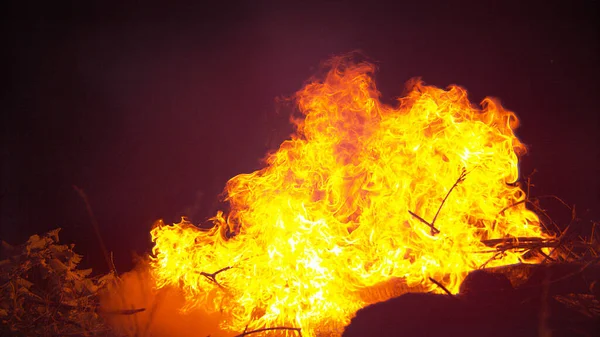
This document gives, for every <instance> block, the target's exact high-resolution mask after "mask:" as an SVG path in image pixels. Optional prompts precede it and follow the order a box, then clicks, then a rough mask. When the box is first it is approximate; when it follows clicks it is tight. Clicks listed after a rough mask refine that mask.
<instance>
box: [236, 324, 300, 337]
mask: <svg viewBox="0 0 600 337" xmlns="http://www.w3.org/2000/svg"><path fill="white" fill-rule="evenodd" d="M272 330H292V331H296V332H297V333H298V336H300V337H302V331H301V329H300V328H292V327H285V326H282V327H274V328H262V329H256V330H252V331H244V332H242V333H241V334H239V335H235V337H242V336H248V335H250V334H253V333H259V332H263V331H272Z"/></svg>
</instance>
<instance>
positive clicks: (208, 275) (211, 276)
mask: <svg viewBox="0 0 600 337" xmlns="http://www.w3.org/2000/svg"><path fill="white" fill-rule="evenodd" d="M231 268H232V267H231V266H228V267H225V268H221V269H219V270H217V271H216V272H214V273H212V274H209V273H207V272H201V273H200V275H202V276H204V277H206V278H207V279H209V280H211V281H212V282H214V283H215V284H216V285H217V286H218V287H219V288H221V289H224V288H223V286H222V285H221V284H220V283H219V282H218V281H217V275H219V274H220V273H222V272H224V271H226V270H229V269H231Z"/></svg>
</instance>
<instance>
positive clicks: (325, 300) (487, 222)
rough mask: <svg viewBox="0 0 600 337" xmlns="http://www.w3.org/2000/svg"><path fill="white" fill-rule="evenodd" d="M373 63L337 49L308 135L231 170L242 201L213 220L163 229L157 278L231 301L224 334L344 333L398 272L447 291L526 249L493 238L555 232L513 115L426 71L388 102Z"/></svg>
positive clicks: (196, 302)
mask: <svg viewBox="0 0 600 337" xmlns="http://www.w3.org/2000/svg"><path fill="white" fill-rule="evenodd" d="M373 71H374V66H373V65H371V64H369V63H352V62H349V61H348V60H347V59H345V58H334V59H333V60H332V61H331V70H330V71H329V72H328V74H327V75H326V77H325V79H324V80H323V81H314V82H313V83H310V84H308V85H306V86H305V87H304V88H303V89H302V90H300V91H299V92H297V93H296V96H295V98H296V101H297V104H298V107H299V109H300V111H301V112H302V113H303V115H304V118H303V119H299V120H296V121H294V123H295V125H296V132H295V133H294V134H293V135H292V137H291V139H290V140H287V141H285V142H283V143H282V144H281V146H280V148H279V150H278V151H276V152H275V153H272V154H270V155H268V157H267V158H266V167H265V168H264V169H262V170H260V171H256V172H253V173H250V174H241V175H238V176H236V177H234V178H232V179H231V180H229V182H228V183H227V187H226V195H227V197H226V200H228V201H229V203H230V205H231V211H230V212H229V213H228V214H223V213H222V212H219V213H218V214H217V215H216V216H215V217H214V218H213V219H212V220H213V221H214V223H215V227H213V228H212V229H211V230H200V229H198V228H197V227H195V226H193V225H191V224H190V223H187V222H186V221H182V222H181V223H179V224H174V225H171V226H165V225H164V224H160V225H159V226H156V227H155V228H154V229H153V230H152V233H151V234H152V239H153V241H154V242H155V247H154V249H153V255H154V257H153V258H152V268H153V271H154V275H155V277H156V280H157V285H158V286H159V287H162V286H165V285H176V286H179V287H181V288H182V289H183V291H184V293H185V295H186V298H187V305H186V307H185V308H184V309H190V308H195V307H202V308H204V309H205V310H208V311H221V312H223V315H224V319H223V321H222V327H223V328H224V329H227V330H231V331H242V330H244V329H246V328H247V329H248V330H252V329H258V328H264V327H278V326H291V327H299V328H302V332H303V335H308V336H317V335H329V334H333V335H335V334H339V332H340V329H341V327H343V326H344V325H346V324H347V323H348V322H349V320H350V318H351V317H352V315H353V314H354V313H355V312H356V311H357V310H358V309H360V308H362V307H364V306H366V305H368V304H370V303H371V302H373V301H374V300H373V299H369V298H368V297H365V296H364V292H365V290H368V289H375V288H377V287H380V286H381V285H383V286H384V287H386V282H388V283H387V284H388V286H393V284H391V283H389V282H390V280H397V279H401V280H403V282H404V283H405V284H406V285H407V286H408V287H416V288H415V289H421V290H422V291H428V290H434V291H439V288H438V287H436V286H435V285H434V284H433V283H432V282H431V281H430V280H429V278H432V279H434V280H437V281H439V282H441V283H442V284H444V285H445V286H446V287H447V288H448V289H449V290H450V291H452V292H457V290H458V287H459V285H460V283H461V281H462V280H463V279H464V277H465V276H466V274H467V273H468V272H469V271H471V270H474V269H477V268H480V267H481V266H482V265H484V264H486V265H487V266H498V265H506V264H512V263H517V262H519V261H520V260H522V256H521V254H520V253H519V252H511V251H507V252H505V253H504V254H497V252H496V251H494V250H490V249H489V247H486V246H485V245H484V244H483V243H482V242H481V241H482V240H486V239H497V238H506V237H546V234H544V233H542V231H541V229H540V226H539V220H538V217H537V216H536V215H535V214H534V213H533V212H532V211H530V210H528V209H527V208H526V207H525V203H523V202H521V201H523V200H524V199H525V197H526V196H525V193H524V192H523V190H522V189H521V188H520V187H519V186H518V184H516V183H515V182H516V181H517V179H518V166H517V164H518V157H517V155H518V154H522V153H524V151H525V147H524V145H523V144H521V142H520V141H519V140H518V139H517V138H516V136H515V135H514V133H513V130H514V129H515V128H516V127H517V124H518V120H517V118H516V116H515V114H514V113H512V112H510V111H507V110H505V109H503V108H502V106H501V105H500V103H499V102H498V101H496V100H494V99H490V98H486V99H485V100H484V101H483V102H482V107H483V108H482V109H478V108H477V107H475V106H473V105H471V103H470V102H469V100H468V99H467V92H466V91H465V90H464V89H462V88H460V87H458V86H450V87H449V88H448V89H447V90H443V89H438V88H435V87H432V86H426V85H424V84H423V83H421V82H418V81H417V82H415V83H414V85H413V87H412V90H411V91H410V92H409V93H408V94H407V96H406V97H403V98H401V99H400V100H399V104H398V105H397V106H396V107H392V106H388V105H385V104H383V103H381V102H380V101H379V96H380V93H379V92H378V91H377V89H376V87H375V83H374V82H373V79H372V77H371V75H372V73H373ZM450 192H451V193H450ZM442 204H443V205H442ZM228 267H230V268H228ZM224 268H225V269H224ZM392 295H393V294H391V295H385V296H384V297H383V298H381V297H379V298H377V299H376V300H383V299H386V298H388V297H390V296H392ZM286 333H287V334H289V335H292V334H293V333H294V332H292V331H288V332H286Z"/></svg>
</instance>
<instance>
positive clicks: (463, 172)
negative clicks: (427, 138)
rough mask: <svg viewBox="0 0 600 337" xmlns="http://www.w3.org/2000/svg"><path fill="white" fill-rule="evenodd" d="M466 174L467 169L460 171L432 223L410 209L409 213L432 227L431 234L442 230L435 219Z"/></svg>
mask: <svg viewBox="0 0 600 337" xmlns="http://www.w3.org/2000/svg"><path fill="white" fill-rule="evenodd" d="M466 176H467V171H466V170H465V169H464V168H463V169H462V172H461V173H460V176H459V177H458V179H456V182H455V183H454V185H452V187H450V190H448V193H446V196H445V197H444V199H443V200H442V203H441V204H440V207H438V210H437V212H436V213H435V216H434V217H433V220H432V221H431V223H429V222H428V221H427V220H425V219H423V218H422V217H420V216H419V215H417V214H415V213H414V212H412V211H410V210H409V211H408V213H410V215H412V216H414V217H415V218H417V219H418V220H419V221H421V222H422V223H424V224H425V225H427V226H428V227H429V228H431V235H435V234H438V233H439V232H440V230H439V229H437V228H435V220H437V217H438V215H439V214H440V211H441V210H442V206H444V203H445V202H446V200H447V199H448V196H450V193H452V190H454V188H456V186H458V184H460V183H462V182H463V181H465V177H466Z"/></svg>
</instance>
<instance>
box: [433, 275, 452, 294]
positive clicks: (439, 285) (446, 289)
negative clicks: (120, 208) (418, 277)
mask: <svg viewBox="0 0 600 337" xmlns="http://www.w3.org/2000/svg"><path fill="white" fill-rule="evenodd" d="M429 281H431V282H433V283H434V284H435V285H436V286H438V287H440V288H441V289H442V290H443V291H444V292H445V293H446V294H448V295H450V296H452V297H454V294H453V293H451V292H450V290H448V288H446V287H445V286H444V285H443V284H441V283H440V282H438V281H436V280H435V279H433V278H432V277H429Z"/></svg>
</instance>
